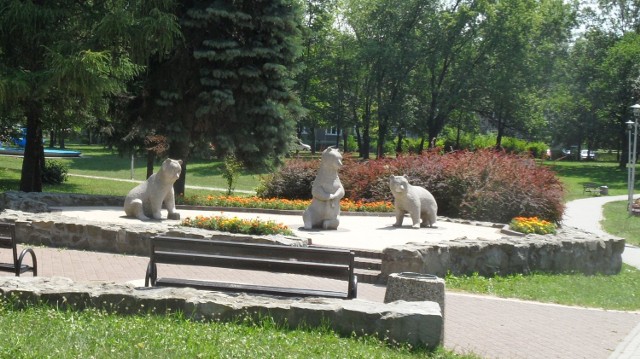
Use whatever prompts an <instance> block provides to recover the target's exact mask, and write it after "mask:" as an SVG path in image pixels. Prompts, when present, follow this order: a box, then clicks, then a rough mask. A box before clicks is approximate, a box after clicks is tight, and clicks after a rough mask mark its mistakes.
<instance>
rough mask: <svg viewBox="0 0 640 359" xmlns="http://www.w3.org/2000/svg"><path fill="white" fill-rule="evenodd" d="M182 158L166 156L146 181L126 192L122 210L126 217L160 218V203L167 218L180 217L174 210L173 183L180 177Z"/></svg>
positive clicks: (141, 218)
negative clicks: (158, 168)
mask: <svg viewBox="0 0 640 359" xmlns="http://www.w3.org/2000/svg"><path fill="white" fill-rule="evenodd" d="M180 172H182V160H172V159H170V158H167V159H166V160H164V162H162V167H160V170H158V172H157V173H154V174H152V175H151V176H150V177H149V178H147V180H146V181H144V182H142V183H140V184H139V185H138V186H136V187H135V188H133V189H132V190H131V191H129V194H127V197H126V198H125V200H124V212H125V213H126V214H127V216H128V217H137V218H138V219H140V220H143V221H144V220H147V219H149V218H153V219H162V216H161V210H162V204H163V203H164V206H165V207H166V208H167V211H168V212H169V213H168V216H167V218H168V219H180V213H177V212H176V197H175V194H174V192H173V183H174V182H175V181H177V180H178V178H180Z"/></svg>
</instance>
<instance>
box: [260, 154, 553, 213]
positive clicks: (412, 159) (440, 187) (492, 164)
mask: <svg viewBox="0 0 640 359" xmlns="http://www.w3.org/2000/svg"><path fill="white" fill-rule="evenodd" d="M344 162H345V166H344V167H343V168H342V170H341V172H340V180H341V182H342V184H343V186H344V187H345V193H346V198H348V199H350V200H352V201H359V202H363V203H367V202H375V201H393V196H392V194H391V192H390V191H389V187H388V178H389V176H390V175H391V174H395V175H406V176H407V178H408V179H409V183H411V184H412V185H416V186H422V187H424V188H426V189H428V190H429V191H430V192H431V193H432V194H433V195H434V197H435V198H436V201H437V202H438V214H439V215H442V216H447V217H453V218H465V219H473V220H480V221H493V222H500V223H508V222H510V221H511V219H512V218H514V217H534V216H537V217H539V218H541V219H544V220H548V221H551V222H558V221H560V219H561V218H562V213H563V211H564V205H563V202H562V198H563V195H564V193H563V191H564V190H563V187H562V184H561V183H560V180H559V179H558V178H557V177H556V176H555V174H554V173H553V172H552V171H551V170H550V169H549V168H547V167H544V166H541V165H538V164H537V163H536V162H535V160H534V159H532V158H531V157H529V156H518V155H513V154H507V153H506V152H504V151H502V152H496V151H493V150H481V151H476V152H469V151H458V152H453V153H447V154H438V153H436V152H428V153H426V154H424V155H420V156H401V157H398V158H395V159H388V158H385V159H379V160H368V161H358V160H351V159H349V158H346V159H345V161H344ZM306 166H308V167H304V166H303V165H302V164H301V163H299V161H297V162H294V161H291V162H289V163H288V164H287V165H285V167H283V168H282V169H281V170H280V171H279V172H277V173H276V174H274V175H273V178H274V179H278V182H277V183H276V184H274V185H268V182H266V183H265V186H267V185H268V186H269V188H272V189H273V188H278V189H279V191H278V192H271V193H272V196H274V195H276V194H277V197H280V198H287V194H288V193H289V186H290V187H291V188H292V193H296V191H295V190H293V187H294V185H295V183H296V181H302V180H303V179H304V181H305V182H306V183H309V189H308V190H307V195H308V197H307V198H309V197H310V194H311V190H310V183H311V181H313V179H314V177H315V169H313V170H311V166H310V164H307V165H306ZM303 168H304V169H305V170H307V169H308V170H309V171H308V172H304V171H303ZM288 176H291V178H289V179H288V180H286V177H288ZM265 197H266V196H265ZM291 198H293V197H291Z"/></svg>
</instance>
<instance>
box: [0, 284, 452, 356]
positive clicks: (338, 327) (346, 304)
mask: <svg viewBox="0 0 640 359" xmlns="http://www.w3.org/2000/svg"><path fill="white" fill-rule="evenodd" d="M0 293H1V294H2V295H3V296H5V297H7V298H12V299H13V300H14V301H17V302H18V303H47V304H50V305H53V306H55V307H63V308H65V307H66V308H71V309H76V310H81V309H84V308H98V309H103V310H107V311H109V312H116V313H123V314H134V313H157V314H165V313H168V312H171V313H177V312H181V313H184V316H185V317H187V318H192V319H194V320H220V321H235V320H237V319H239V318H247V317H249V318H251V319H254V320H256V321H259V320H261V319H262V318H264V317H269V318H273V320H274V322H275V323H276V324H277V325H281V326H284V327H288V328H298V327H307V328H309V327H311V328H313V327H323V326H325V325H328V326H329V327H330V328H331V329H332V330H334V331H335V332H337V333H339V334H342V335H345V336H351V335H357V336H363V335H370V336H375V337H378V338H380V339H383V340H387V341H389V342H390V343H408V344H411V345H413V346H417V347H428V348H435V347H437V346H439V345H442V342H441V340H440V338H441V337H442V331H443V328H444V327H443V320H442V315H441V314H440V306H439V305H438V304H437V303H435V302H405V301H397V302H393V303H388V304H385V303H376V302H369V301H363V300H358V299H353V300H339V299H328V298H306V299H290V298H280V297H273V296H259V295H248V294H243V293H240V294H226V293H219V292H208V291H200V290H195V289H191V288H155V287H154V288H135V287H134V286H132V285H121V284H113V283H100V284H97V283H87V284H82V283H74V282H73V281H71V280H70V279H67V278H59V277H54V278H44V277H18V278H16V277H1V278H0Z"/></svg>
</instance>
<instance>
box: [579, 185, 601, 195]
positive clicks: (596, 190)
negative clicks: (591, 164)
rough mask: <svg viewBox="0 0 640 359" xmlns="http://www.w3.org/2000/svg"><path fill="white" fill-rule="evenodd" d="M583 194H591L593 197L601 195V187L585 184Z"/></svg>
mask: <svg viewBox="0 0 640 359" xmlns="http://www.w3.org/2000/svg"><path fill="white" fill-rule="evenodd" d="M582 193H590V194H592V195H594V194H597V195H599V194H600V186H599V185H597V184H595V183H593V182H587V183H584V184H583V185H582Z"/></svg>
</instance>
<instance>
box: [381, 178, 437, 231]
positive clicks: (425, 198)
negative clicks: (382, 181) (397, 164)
mask: <svg viewBox="0 0 640 359" xmlns="http://www.w3.org/2000/svg"><path fill="white" fill-rule="evenodd" d="M389 188H390V189H391V193H392V194H393V197H394V199H395V201H394V205H395V207H396V223H395V224H394V226H395V227H400V226H402V221H403V219H404V214H405V213H409V215H410V216H411V220H412V221H413V225H412V227H413V228H419V227H427V226H428V227H433V225H434V224H435V223H436V217H437V215H438V204H437V203H436V199H435V198H433V195H432V194H431V193H430V192H429V191H427V190H426V189H424V188H422V187H419V186H412V185H410V184H409V181H408V180H407V178H406V177H405V176H393V175H392V176H391V177H389ZM421 219H422V223H421V222H420V220H421Z"/></svg>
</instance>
